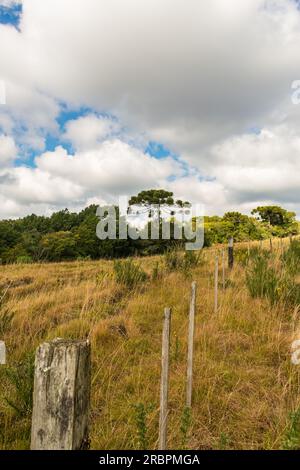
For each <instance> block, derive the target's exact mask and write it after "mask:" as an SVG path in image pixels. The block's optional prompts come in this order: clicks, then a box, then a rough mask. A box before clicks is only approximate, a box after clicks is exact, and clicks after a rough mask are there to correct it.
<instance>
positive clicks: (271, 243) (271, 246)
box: [270, 238, 273, 252]
mask: <svg viewBox="0 0 300 470" xmlns="http://www.w3.org/2000/svg"><path fill="white" fill-rule="evenodd" d="M270 251H271V252H272V251H273V242H272V238H270Z"/></svg>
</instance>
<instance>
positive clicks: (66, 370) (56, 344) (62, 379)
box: [31, 339, 91, 450]
mask: <svg viewBox="0 0 300 470" xmlns="http://www.w3.org/2000/svg"><path fill="white" fill-rule="evenodd" d="M90 380H91V350H90V344H89V341H73V340H62V339H56V340H54V341H52V342H49V343H44V344H42V345H41V346H39V348H38V349H37V351H36V357H35V375H34V393H33V414H32V429H31V449H32V450H79V449H87V448H88V446H89V438H88V420H89V407H90Z"/></svg>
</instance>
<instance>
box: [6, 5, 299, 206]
mask: <svg viewBox="0 0 300 470" xmlns="http://www.w3.org/2000/svg"><path fill="white" fill-rule="evenodd" d="M2 3H3V1H2ZM299 46H300V13H299V10H298V9H297V5H296V2H294V1H293V0H243V1H242V2H238V1H236V0H210V1H209V2H199V0H189V2H186V0H164V1H163V2H162V1H160V0H151V2H150V1H149V2H141V1H140V0H126V1H124V0H110V1H109V2H108V1H105V0H64V1H63V2H61V0H43V1H42V2H41V0H24V4H23V15H22V19H21V24H20V32H19V31H16V30H15V29H14V28H10V27H8V26H3V25H0V56H1V70H0V78H1V79H2V78H3V79H5V82H6V83H7V106H5V107H2V108H1V109H0V126H1V128H2V132H4V133H6V134H9V135H13V136H14V139H15V141H16V143H17V144H22V145H26V146H30V147H34V148H35V149H37V150H39V151H40V153H42V152H44V144H45V136H46V134H47V132H48V131H51V132H52V133H54V134H56V135H58V127H57V123H56V121H55V119H56V117H57V115H58V113H59V105H58V103H59V102H60V101H63V102H66V103H67V105H68V107H69V108H71V107H81V106H83V107H85V108H90V109H93V110H94V111H95V112H98V113H103V112H106V113H107V114H109V115H114V116H116V117H117V118H118V122H121V123H122V126H123V125H125V126H126V127H128V128H130V129H131V130H132V132H133V133H135V135H139V134H141V135H142V139H144V140H149V139H153V140H156V141H158V142H162V143H164V144H165V145H166V146H168V147H169V148H170V149H171V150H172V151H174V152H175V153H177V154H179V155H180V156H181V158H182V159H184V160H186V161H187V162H188V163H189V164H190V165H191V166H192V167H193V170H191V168H190V169H189V171H188V175H187V176H186V177H185V178H179V176H180V175H181V169H180V165H179V166H178V165H176V163H175V162H174V160H173V161H171V160H155V159H153V158H151V157H150V156H147V155H144V153H143V152H141V151H139V150H137V149H136V148H134V147H133V146H131V145H129V144H126V143H125V142H124V140H126V137H125V136H124V135H123V136H122V137H121V136H119V135H118V133H119V131H120V130H119V128H118V124H117V123H116V122H115V121H113V120H111V119H108V118H99V117H97V114H95V115H94V114H93V113H90V114H89V115H87V116H85V117H81V118H79V119H77V120H72V121H70V122H69V123H67V125H66V129H65V134H64V136H63V137H62V139H65V140H66V141H68V142H71V143H72V146H73V148H74V149H75V155H74V156H70V155H67V154H66V152H65V151H64V150H62V149H61V148H58V149H56V150H55V152H47V153H42V155H41V156H40V158H38V159H37V166H38V168H37V169H36V170H32V169H28V172H26V171H24V173H22V172H21V171H19V172H17V171H16V172H15V175H14V176H16V175H17V176H16V177H17V179H18V182H19V183H18V184H19V185H20V187H21V179H22V178H25V180H26V181H29V175H30V178H31V180H30V182H31V184H37V185H38V182H37V183H35V181H36V180H38V178H39V177H41V178H42V177H43V178H44V179H43V182H44V185H45V192H44V193H43V194H44V196H43V197H42V198H41V201H40V204H47V202H45V201H48V204H49V205H50V204H59V197H61V198H62V199H63V200H64V197H65V196H64V194H62V195H61V196H59V194H58V196H59V197H57V198H56V197H55V194H54V196H53V197H52V190H53V191H54V189H53V188H54V186H55V184H54V183H53V181H55V182H56V183H57V180H56V179H57V178H59V179H60V180H59V181H63V182H66V185H68V184H69V185H70V186H69V188H70V192H73V194H74V197H75V199H76V200H78V204H81V202H82V203H83V201H84V200H86V201H87V200H90V199H89V198H93V197H96V198H98V197H100V198H101V197H104V198H106V197H113V196H114V195H116V194H117V192H119V193H120V192H124V191H128V192H130V191H135V190H137V189H142V188H145V187H146V186H147V185H148V186H151V187H153V186H158V185H165V186H167V185H168V187H171V188H174V190H176V191H178V192H179V193H180V194H179V196H182V197H186V198H187V199H189V198H190V199H193V198H196V199H201V200H202V199H203V200H204V202H205V204H206V205H207V207H208V208H210V210H212V211H216V212H219V213H220V212H221V211H222V210H223V208H230V207H234V208H238V207H240V208H242V209H246V208H250V207H251V205H252V204H255V203H256V202H257V201H260V202H263V201H276V202H279V203H284V204H286V205H289V206H291V207H296V208H297V211H298V212H300V200H299V197H298V194H299V183H298V182H299V164H298V161H299V157H298V153H299V141H298V135H299V129H300V127H299V126H300V106H298V107H297V106H293V105H292V103H291V100H290V94H291V89H290V86H291V83H292V82H293V81H294V80H296V79H299V73H300V55H299ZM115 126H116V127H115ZM252 127H259V128H262V129H263V131H262V133H261V134H260V135H258V136H256V135H253V134H250V133H249V129H250V128H252ZM24 128H25V131H24ZM127 142H129V143H130V139H129V138H128V139H127ZM173 173H175V174H176V175H177V180H175V181H171V182H170V178H169V177H170V176H171V175H172V174H173ZM41 175H48V176H47V177H45V176H41ZM199 175H202V176H205V177H206V178H207V179H209V181H200V180H199ZM8 186H9V185H8ZM8 186H5V188H6V189H5V188H4V190H5V191H6V193H5V197H7V198H11V199H10V200H14V198H16V200H18V201H21V195H20V194H19V193H16V192H14V190H13V187H10V189H9V192H8ZM37 187H38V186H37ZM67 187H68V186H67ZM46 188H49V193H47V192H46ZM4 190H2V189H1V191H4ZM23 190H24V191H25V192H28V194H29V196H30V197H28V201H29V200H30V201H31V203H32V204H34V198H36V201H39V200H40V199H39V197H38V195H37V194H36V193H34V191H33V190H32V189H31V188H29V187H28V185H25V184H24V187H23ZM41 190H42V188H41ZM185 195H186V196H185ZM20 204H21V202H20ZM43 207H44V206H43ZM247 210H248V209H247Z"/></svg>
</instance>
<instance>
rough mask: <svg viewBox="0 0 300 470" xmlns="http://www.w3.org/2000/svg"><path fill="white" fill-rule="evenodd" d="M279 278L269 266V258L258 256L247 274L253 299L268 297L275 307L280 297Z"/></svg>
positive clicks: (248, 285)
mask: <svg viewBox="0 0 300 470" xmlns="http://www.w3.org/2000/svg"><path fill="white" fill-rule="evenodd" d="M278 283H279V280H278V277H277V274H276V271H275V269H274V268H273V267H271V266H269V263H268V257H267V256H266V255H264V254H258V255H257V256H256V257H255V258H254V259H253V260H252V263H251V264H250V266H249V268H248V270H247V272H246V285H247V288H248V290H249V293H250V295H251V297H266V298H268V299H269V300H270V302H271V304H272V305H273V304H274V303H275V302H276V300H277V297H278Z"/></svg>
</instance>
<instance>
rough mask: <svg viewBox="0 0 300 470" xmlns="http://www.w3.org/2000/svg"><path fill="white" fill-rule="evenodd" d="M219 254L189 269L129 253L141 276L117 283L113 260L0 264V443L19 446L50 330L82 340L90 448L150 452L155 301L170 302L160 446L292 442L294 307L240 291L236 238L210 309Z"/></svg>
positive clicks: (157, 352) (276, 263) (242, 276)
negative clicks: (190, 383)
mask: <svg viewBox="0 0 300 470" xmlns="http://www.w3.org/2000/svg"><path fill="white" fill-rule="evenodd" d="M264 243H265V246H264V247H265V248H266V249H267V248H269V244H268V243H267V242H264ZM285 244H286V249H288V246H289V245H288V242H285ZM252 246H254V245H253V244H252ZM274 248H275V250H274V251H275V253H274V254H273V256H272V257H271V259H270V260H269V263H270V264H271V265H272V267H274V269H275V271H276V273H278V275H280V276H281V275H282V274H281V273H282V272H283V269H285V267H283V263H282V260H281V259H280V258H281V248H280V244H279V241H278V242H276V243H274ZM220 249H221V247H220V246H219V247H214V248H208V249H205V250H203V254H202V255H201V258H200V259H199V260H198V263H194V264H195V265H194V266H192V265H186V266H182V265H178V264H177V265H176V262H173V261H174V260H173V261H172V260H170V258H169V259H168V258H166V257H164V256H156V257H149V258H141V259H135V260H134V262H135V264H139V265H140V267H141V269H142V270H143V271H144V272H146V274H147V275H148V277H147V279H146V280H145V279H142V278H140V282H137V284H136V286H135V287H133V284H134V282H133V283H132V284H131V285H129V284H130V283H129V284H128V283H127V284H128V285H127V286H126V283H125V284H124V278H122V272H121V271H122V266H121V267H120V266H119V268H117V267H116V266H115V265H114V263H113V262H112V261H102V260H101V261H77V262H69V263H61V264H29V265H28V264H26V265H7V266H2V267H1V272H0V299H1V300H0V338H1V339H4V340H5V342H6V346H7V350H8V366H0V449H12V448H14V449H23V448H28V447H29V437H30V419H31V392H32V371H33V368H32V357H33V355H34V351H35V348H36V347H37V346H38V345H39V344H40V343H42V342H43V341H45V340H46V339H52V338H56V337H63V338H77V339H79V338H85V337H89V338H90V340H91V345H92V413H91V436H90V437H91V448H93V449H96V448H98V449H115V448H118V449H133V448H144V447H146V448H150V449H152V448H155V447H156V446H157V439H158V416H159V385H160V363H161V332H162V317H163V309H164V307H166V306H169V307H172V331H171V364H170V396H169V406H170V416H169V433H168V447H169V448H181V449H182V448H191V449H279V448H282V447H285V448H297V446H298V448H299V447H300V425H299V422H298V419H299V415H300V412H299V411H298V410H300V394H299V385H300V375H299V371H300V367H297V366H295V365H292V363H291V352H290V349H291V344H292V341H293V340H294V339H300V328H299V327H300V324H299V308H298V306H297V304H296V302H294V303H293V302H288V301H287V299H286V298H283V297H281V296H280V295H281V294H280V292H279V294H278V298H276V300H275V301H274V299H273V300H272V299H271V298H270V296H268V294H263V293H261V296H258V297H256V298H254V297H251V295H250V293H249V289H247V286H246V273H247V272H248V276H250V274H249V273H250V272H253V266H252V265H253V261H251V256H250V261H248V260H247V256H248V253H247V248H246V247H243V246H242V245H241V246H240V247H239V250H238V251H237V260H236V263H235V267H234V270H233V271H232V272H231V273H228V272H227V273H226V278H227V282H226V289H225V290H224V291H223V290H222V286H221V285H220V298H219V302H220V306H219V311H218V313H217V314H214V307H213V302H214V294H213V289H214V287H213V286H214V281H213V272H214V259H215V254H216V252H217V251H218V250H220ZM176 256H177V255H175V257H176ZM251 263H252V264H251ZM192 264H193V263H192ZM251 266H252V268H251ZM251 269H252V271H251ZM120 273H121V274H120ZM220 274H221V270H220ZM294 275H295V276H294V279H295V283H296V284H297V275H298V274H297V273H296V272H294ZM192 280H195V281H196V282H197V312H196V330H195V355H194V360H195V363H194V391H193V407H192V414H191V416H189V415H188V413H187V411H186V410H185V406H184V404H185V377H186V356H187V354H186V352H187V329H188V308H189V298H190V286H191V282H192ZM276 289H277V287H276ZM276 292H277V291H276ZM290 413H294V414H293V415H291V414H290Z"/></svg>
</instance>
